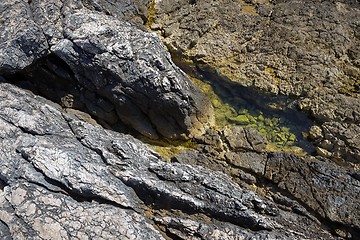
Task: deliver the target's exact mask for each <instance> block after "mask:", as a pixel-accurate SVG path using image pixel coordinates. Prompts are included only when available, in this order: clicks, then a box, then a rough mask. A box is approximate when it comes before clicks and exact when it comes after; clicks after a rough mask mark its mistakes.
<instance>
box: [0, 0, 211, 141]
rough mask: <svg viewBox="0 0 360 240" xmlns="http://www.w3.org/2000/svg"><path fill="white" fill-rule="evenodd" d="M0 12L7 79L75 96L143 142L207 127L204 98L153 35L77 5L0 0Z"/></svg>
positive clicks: (0, 65)
mask: <svg viewBox="0 0 360 240" xmlns="http://www.w3.org/2000/svg"><path fill="white" fill-rule="evenodd" d="M0 10H2V12H1V14H2V19H4V21H2V22H1V24H0V27H1V29H2V35H1V38H0V40H1V41H0V42H1V44H2V49H1V52H0V74H2V75H6V77H7V78H8V79H12V81H18V80H19V75H20V76H21V77H23V78H25V79H26V80H27V81H28V82H29V81H30V82H33V84H34V85H35V86H37V87H38V89H40V92H42V94H43V95H60V96H59V99H61V100H62V101H63V102H67V103H65V104H64V105H65V106H68V105H70V107H73V105H74V104H71V103H69V102H71V100H66V99H67V98H72V99H75V100H72V101H77V102H81V103H76V105H79V106H83V107H82V108H83V109H86V110H87V111H89V112H90V113H91V114H93V115H94V116H96V117H98V118H99V119H101V120H103V121H104V122H106V123H108V124H114V123H116V121H117V117H118V118H120V120H121V121H122V122H123V123H125V124H126V125H128V126H130V127H132V128H134V129H135V130H137V131H138V132H140V133H141V134H143V135H146V136H147V137H150V138H158V137H159V136H163V137H166V138H184V137H186V136H192V135H197V134H200V133H201V132H203V131H204V130H205V129H206V128H207V127H208V126H210V125H211V124H212V120H211V119H212V111H211V105H210V104H209V101H208V100H207V98H206V97H205V95H204V94H203V93H202V92H201V91H200V90H199V89H198V88H197V87H196V86H195V85H194V84H193V83H192V82H191V81H190V80H189V79H188V78H187V77H186V75H185V74H184V73H183V72H182V71H181V70H180V69H179V68H178V67H176V66H175V65H174V64H173V62H172V60H171V58H170V55H169V54H168V53H166V51H165V49H164V46H163V45H162V43H161V41H160V40H159V38H158V37H157V36H156V35H155V34H153V33H148V32H146V31H144V30H140V29H139V28H138V27H137V25H135V24H134V23H128V22H126V21H124V20H121V19H120V17H119V16H117V17H114V16H108V15H106V14H105V13H104V12H96V11H90V10H89V9H87V8H86V7H84V6H83V5H82V3H81V2H77V1H65V2H61V1H58V0H49V1H31V2H30V3H28V1H20V0H19V1H16V2H15V3H14V2H13V1H2V2H1V3H0ZM14 19H20V23H21V24H20V25H19V24H15V23H14ZM64 82H65V83H66V84H63V83H64ZM67 85H70V86H71V87H70V89H71V90H69V89H67V88H66V86H67ZM49 89H51V90H49ZM75 89H76V91H75ZM68 95H70V96H68ZM50 97H51V96H50ZM64 99H65V100H64Z"/></svg>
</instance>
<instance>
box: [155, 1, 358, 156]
mask: <svg viewBox="0 0 360 240" xmlns="http://www.w3.org/2000/svg"><path fill="white" fill-rule="evenodd" d="M155 8H156V9H157V13H156V17H155V18H154V25H156V29H157V30H156V32H157V33H158V34H159V35H160V36H161V37H162V38H163V41H164V43H165V44H166V45H167V46H168V47H169V49H170V51H172V52H174V54H175V55H177V56H179V55H180V56H182V57H183V58H185V59H187V60H191V61H192V62H194V63H195V64H196V66H197V67H198V68H200V69H202V70H206V69H208V70H207V72H209V73H211V74H213V73H214V72H215V73H216V75H217V78H220V79H222V80H223V82H224V84H223V86H225V87H226V84H225V83H226V81H228V80H231V81H233V82H237V83H239V84H241V85H244V86H250V85H252V86H255V87H256V88H258V89H261V90H264V91H266V92H271V93H274V94H282V95H288V96H291V97H292V98H295V99H296V102H297V103H298V106H299V107H300V109H301V110H303V111H305V112H307V113H309V114H310V115H311V117H313V118H314V119H315V120H316V121H317V122H318V123H320V125H321V124H324V123H325V122H337V123H341V124H342V123H346V124H347V125H352V124H354V125H359V116H360V98H359V94H358V93H359V81H358V79H359V76H360V75H359V74H360V69H359V66H360V65H359V56H360V54H359V53H360V51H359V50H360V49H359V47H358V46H360V38H359V34H357V32H359V31H358V30H359V27H358V22H359V20H360V13H359V5H358V2H357V1H328V2H326V3H320V2H319V1H314V0H313V1H295V0H291V1H245V2H244V1H242V2H234V1H230V0H220V1H216V2H214V1H210V0H198V1H196V2H193V1H186V0H177V1H175V3H174V1H168V0H162V1H157V2H156V5H155ZM340 26H341V27H340ZM229 93H231V89H229ZM234 97H237V96H234ZM239 120H240V123H241V122H242V121H243V120H244V121H246V119H244V118H243V117H240V118H239ZM320 127H321V126H320ZM324 127H325V126H324ZM334 131H335V132H331V134H333V135H338V133H337V132H336V130H335V129H334ZM347 134H348V137H349V138H356V137H357V134H355V132H354V131H348V133H347ZM349 134H352V135H349ZM344 143H345V146H341V147H340V148H339V152H337V151H338V150H337V149H334V151H335V152H336V153H335V155H339V156H340V158H344V159H345V161H349V162H354V161H355V162H357V161H358V160H354V158H356V157H355V156H354V155H357V152H356V151H354V147H353V146H352V145H351V146H350V145H348V143H346V141H344ZM345 152H346V154H344V153H345Z"/></svg>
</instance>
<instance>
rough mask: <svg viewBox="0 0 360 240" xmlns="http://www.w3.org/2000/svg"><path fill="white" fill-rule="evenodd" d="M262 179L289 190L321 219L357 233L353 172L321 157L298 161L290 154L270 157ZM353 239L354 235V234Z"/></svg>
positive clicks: (357, 191)
mask: <svg viewBox="0 0 360 240" xmlns="http://www.w3.org/2000/svg"><path fill="white" fill-rule="evenodd" d="M266 163H267V164H266V171H265V173H264V176H265V177H266V178H268V179H270V180H271V181H273V182H275V183H276V184H277V185H278V186H279V187H280V188H281V189H283V190H286V191H288V192H289V193H290V194H291V195H293V196H294V197H295V198H297V199H301V201H302V202H304V203H305V204H306V205H307V206H309V207H310V208H311V209H313V210H314V211H316V212H318V213H319V214H320V215H321V216H322V217H324V218H326V219H329V220H331V221H333V222H338V223H342V224H343V225H346V226H351V227H352V228H353V230H350V231H354V233H353V234H355V235H356V234H358V231H359V229H360V222H359V219H360V217H359V211H357V210H355V209H359V207H360V205H359V201H358V199H359V197H360V188H359V180H358V179H356V178H354V177H353V176H352V173H351V172H352V171H349V170H347V169H345V168H344V167H340V166H338V165H336V164H335V163H333V162H331V161H329V160H326V159H324V158H320V157H317V158H314V157H308V158H305V159H301V158H299V157H296V156H292V155H289V154H281V153H274V154H270V155H269V157H268V160H267V162H266ZM353 236H354V235H353Z"/></svg>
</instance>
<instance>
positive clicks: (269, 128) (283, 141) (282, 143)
mask: <svg viewBox="0 0 360 240" xmlns="http://www.w3.org/2000/svg"><path fill="white" fill-rule="evenodd" d="M191 80H192V81H193V82H194V83H195V84H196V85H197V86H198V87H199V88H200V89H201V90H202V91H203V92H204V93H205V94H206V95H207V96H208V98H209V99H210V101H211V103H212V105H213V107H214V113H215V121H216V127H217V128H219V129H222V128H223V127H225V126H227V125H241V126H246V127H253V128H255V129H257V130H258V131H259V132H260V133H262V134H263V135H264V136H265V137H266V138H267V139H268V141H269V144H268V146H267V149H268V150H269V151H283V152H291V153H295V154H297V155H305V154H306V153H305V151H304V150H303V149H301V148H300V147H298V146H296V144H295V141H296V136H295V134H293V133H292V132H291V131H290V129H289V128H288V127H285V126H282V124H281V118H280V117H273V118H267V117H264V116H263V114H262V113H261V112H259V114H258V115H255V113H253V112H251V111H249V110H248V109H246V108H241V109H240V110H238V111H236V110H235V108H234V107H233V106H231V105H230V104H228V103H224V102H223V101H222V100H221V99H220V97H219V96H217V95H216V93H215V92H214V90H213V88H212V86H211V85H210V84H208V83H205V82H203V81H201V80H199V79H197V78H194V77H191ZM234 101H235V102H236V101H237V102H239V104H241V102H242V100H241V99H234Z"/></svg>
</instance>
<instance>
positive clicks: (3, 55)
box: [0, 0, 49, 74]
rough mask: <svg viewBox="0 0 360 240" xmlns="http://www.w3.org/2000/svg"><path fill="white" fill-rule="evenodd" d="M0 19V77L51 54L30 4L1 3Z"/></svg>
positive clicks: (8, 0) (20, 2)
mask: <svg viewBox="0 0 360 240" xmlns="http://www.w3.org/2000/svg"><path fill="white" fill-rule="evenodd" d="M0 19H1V22H0V32H1V35H0V73H2V74H4V73H13V72H15V71H17V70H20V69H23V68H25V67H26V66H28V65H30V64H31V63H32V62H33V61H35V60H36V59H38V58H40V57H42V56H45V55H46V54H48V48H49V46H48V43H47V41H46V38H45V36H44V34H43V33H42V30H41V28H40V27H39V26H38V25H37V24H36V23H35V22H34V19H33V18H32V13H31V9H30V7H29V5H28V3H27V2H25V1H23V0H16V1H12V0H4V1H1V3H0ZM14 19H16V21H14ZM20 29H21V31H20Z"/></svg>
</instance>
